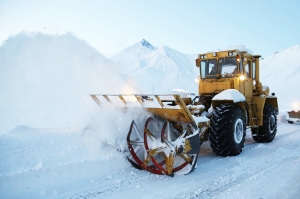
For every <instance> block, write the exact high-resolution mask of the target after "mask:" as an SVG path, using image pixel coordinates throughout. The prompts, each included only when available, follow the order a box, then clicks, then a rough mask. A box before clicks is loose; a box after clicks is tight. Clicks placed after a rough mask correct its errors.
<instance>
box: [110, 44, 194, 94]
mask: <svg viewBox="0 0 300 199" xmlns="http://www.w3.org/2000/svg"><path fill="white" fill-rule="evenodd" d="M149 46H151V48H150V49H151V50H149ZM195 57H196V56H195V55H187V54H184V53H181V52H179V51H177V50H175V49H172V48H169V47H167V46H163V47H160V48H157V47H153V48H152V45H151V44H150V43H149V42H147V41H146V40H142V41H141V42H138V43H137V44H134V45H133V46H130V47H128V48H126V49H124V50H123V51H121V52H120V53H118V54H117V55H116V56H114V57H112V58H111V60H112V61H113V62H114V63H115V64H117V65H119V67H120V70H121V71H122V72H123V73H125V74H127V75H130V76H132V77H133V79H135V81H136V83H137V85H138V86H139V87H141V88H142V90H143V91H144V93H153V92H155V93H167V92H168V91H169V90H171V89H174V88H181V89H185V90H188V91H189V92H196V91H197V85H196V84H195V83H194V79H195V78H196V77H197V76H198V75H199V74H198V69H197V67H196V66H195V65H194V60H195ZM151 75H154V76H156V77H157V78H156V79H159V81H153V78H152V77H151ZM172 79H173V81H170V82H169V83H168V82H166V80H172Z"/></svg>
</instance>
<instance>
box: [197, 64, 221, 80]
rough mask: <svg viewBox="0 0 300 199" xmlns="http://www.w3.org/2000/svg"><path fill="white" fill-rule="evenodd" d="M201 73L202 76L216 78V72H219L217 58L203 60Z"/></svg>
mask: <svg viewBox="0 0 300 199" xmlns="http://www.w3.org/2000/svg"><path fill="white" fill-rule="evenodd" d="M200 73H201V77H202V78H215V77H216V74H217V73H218V67H217V60H216V59H208V60H202V61H201V66H200Z"/></svg>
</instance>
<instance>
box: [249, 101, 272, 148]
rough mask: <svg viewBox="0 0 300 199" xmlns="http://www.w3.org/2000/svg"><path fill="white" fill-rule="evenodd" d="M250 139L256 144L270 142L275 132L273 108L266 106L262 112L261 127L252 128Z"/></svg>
mask: <svg viewBox="0 0 300 199" xmlns="http://www.w3.org/2000/svg"><path fill="white" fill-rule="evenodd" d="M251 131H252V137H253V139H254V140H255V141H256V142H259V143H264V142H272V141H273V139H274V138H275V135H276V132H277V113H276V110H275V108H274V107H273V106H272V105H270V104H266V105H265V107H264V110H263V125H262V126H259V127H258V128H252V129H251Z"/></svg>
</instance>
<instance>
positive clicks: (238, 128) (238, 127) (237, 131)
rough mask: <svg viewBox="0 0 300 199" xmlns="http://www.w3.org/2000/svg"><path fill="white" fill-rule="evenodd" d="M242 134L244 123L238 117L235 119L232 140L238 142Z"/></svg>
mask: <svg viewBox="0 0 300 199" xmlns="http://www.w3.org/2000/svg"><path fill="white" fill-rule="evenodd" d="M243 134H244V125H243V121H242V120H241V119H240V118H239V119H237V120H236V122H235V125H234V133H233V137H234V141H235V142H236V143H237V144H239V143H240V142H241V141H242V139H243Z"/></svg>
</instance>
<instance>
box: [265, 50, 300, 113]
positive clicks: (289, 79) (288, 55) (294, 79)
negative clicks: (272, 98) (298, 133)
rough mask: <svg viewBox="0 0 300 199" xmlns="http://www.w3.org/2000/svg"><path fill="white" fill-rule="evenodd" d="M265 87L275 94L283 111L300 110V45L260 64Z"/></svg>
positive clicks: (280, 52)
mask: <svg viewBox="0 0 300 199" xmlns="http://www.w3.org/2000/svg"><path fill="white" fill-rule="evenodd" d="M260 77H261V81H262V83H263V85H267V86H269V88H270V92H275V94H276V95H277V97H278V103H279V107H280V110H281V111H290V110H300V93H299V92H297V91H296V90H293V89H294V88H297V86H298V85H300V79H299V77H300V45H295V46H292V47H290V48H287V49H284V50H281V51H279V52H276V53H274V54H273V55H271V56H269V57H267V58H266V59H264V60H262V61H261V62H260Z"/></svg>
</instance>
